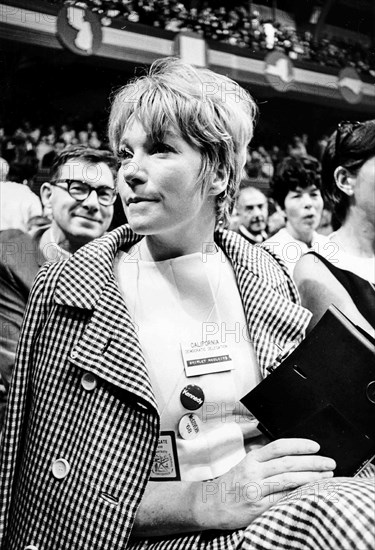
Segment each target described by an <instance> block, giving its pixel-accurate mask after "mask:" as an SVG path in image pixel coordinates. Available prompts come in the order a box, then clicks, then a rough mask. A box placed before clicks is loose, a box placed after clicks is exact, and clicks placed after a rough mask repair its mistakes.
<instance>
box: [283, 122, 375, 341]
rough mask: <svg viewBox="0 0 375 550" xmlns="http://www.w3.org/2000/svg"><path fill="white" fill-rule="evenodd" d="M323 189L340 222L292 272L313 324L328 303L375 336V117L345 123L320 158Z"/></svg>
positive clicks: (329, 141)
mask: <svg viewBox="0 0 375 550" xmlns="http://www.w3.org/2000/svg"><path fill="white" fill-rule="evenodd" d="M322 165H323V193H324V194H325V195H326V197H327V200H328V201H329V202H330V204H331V205H332V206H333V213H334V215H335V216H336V217H337V218H338V219H339V220H340V222H341V227H339V229H337V231H335V232H334V233H333V234H331V235H330V240H329V244H330V246H329V247H326V248H323V249H321V250H318V251H317V252H318V254H317V253H315V252H314V253H309V254H306V255H305V256H303V257H302V258H301V260H300V261H299V262H298V264H297V266H296V269H295V272H294V277H295V280H296V283H297V286H298V288H299V291H300V294H301V299H302V303H303V304H304V305H305V307H307V308H308V309H310V311H312V313H313V318H312V320H311V323H310V328H311V327H313V326H314V325H315V324H316V323H317V322H318V321H319V319H320V318H321V317H322V315H323V314H324V313H325V311H326V310H327V308H328V307H329V305H330V304H334V305H335V306H337V307H338V308H339V309H340V310H341V311H342V312H343V313H344V314H345V315H346V316H347V317H349V318H350V319H351V320H352V321H353V322H354V323H356V324H357V325H359V326H361V327H362V328H364V329H365V330H367V331H368V332H370V334H372V335H374V328H375V287H374V284H375V178H374V175H375V120H369V121H366V122H362V123H359V122H352V123H350V122H344V123H341V124H339V126H338V128H337V130H336V131H335V132H334V133H333V134H332V135H331V137H330V138H329V140H328V144H327V147H326V150H325V152H324V155H323V160H322Z"/></svg>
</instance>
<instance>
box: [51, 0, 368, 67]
mask: <svg viewBox="0 0 375 550" xmlns="http://www.w3.org/2000/svg"><path fill="white" fill-rule="evenodd" d="M59 1H60V2H61V0H57V2H59ZM85 3H86V4H87V5H89V6H90V8H91V9H92V10H93V11H96V12H98V13H99V15H100V16H101V18H102V24H104V25H110V24H111V21H112V19H113V18H116V17H124V18H126V19H127V20H129V21H131V22H133V23H141V24H143V25H150V26H153V27H158V28H161V29H166V30H169V31H173V32H181V31H193V32H196V33H199V34H201V35H202V36H204V38H206V39H208V40H218V41H220V42H225V43H228V44H230V45H233V46H239V47H243V48H247V49H249V50H250V51H251V52H253V53H256V52H267V51H272V50H279V51H281V52H283V53H285V54H286V55H288V56H289V57H290V58H291V59H292V60H299V61H306V62H309V63H314V64H316V65H322V66H325V67H326V66H328V67H332V68H334V69H340V68H343V67H346V66H352V67H354V68H355V69H356V70H357V71H358V72H359V73H361V74H364V75H369V76H375V56H374V54H371V51H370V50H369V48H368V47H366V46H365V45H364V44H363V43H362V42H361V41H360V40H357V41H355V40H353V39H352V40H350V39H347V38H344V37H343V36H342V35H339V34H338V36H327V35H324V34H323V35H322V37H321V38H320V39H319V40H318V41H316V40H315V38H314V35H313V33H312V32H310V31H306V30H303V31H299V30H297V29H296V28H295V25H294V24H288V23H282V22H280V21H277V20H276V21H275V22H273V21H272V20H271V19H267V18H266V19H263V18H262V17H261V14H260V12H259V11H258V10H257V9H256V8H254V9H253V11H252V12H251V13H249V5H248V3H247V2H245V1H243V2H242V3H241V2H236V3H235V4H234V5H233V6H231V7H230V8H229V9H228V6H227V5H225V6H224V5H221V3H220V2H204V1H202V2H200V1H198V2H188V1H185V2H182V1H180V0H133V1H132V0H130V1H127V2H123V1H122V0H117V1H116V0H111V1H110V2H106V1H105V0H103V1H100V0H86V2H85ZM291 17H293V16H291Z"/></svg>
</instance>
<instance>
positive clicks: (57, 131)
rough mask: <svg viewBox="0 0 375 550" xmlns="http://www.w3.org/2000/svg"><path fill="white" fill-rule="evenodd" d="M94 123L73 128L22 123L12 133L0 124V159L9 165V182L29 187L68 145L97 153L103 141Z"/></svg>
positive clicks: (66, 124)
mask: <svg viewBox="0 0 375 550" xmlns="http://www.w3.org/2000/svg"><path fill="white" fill-rule="evenodd" d="M98 136H99V132H98V130H97V128H96V127H95V126H94V124H93V122H90V121H89V122H85V123H83V122H82V123H78V124H77V125H76V124H74V125H73V124H69V123H64V124H62V125H61V126H57V125H55V124H47V125H44V126H43V125H41V124H32V123H31V122H30V121H28V120H24V121H22V122H21V123H20V124H19V125H18V126H16V127H15V128H14V129H13V130H8V129H7V128H5V127H1V124H0V157H1V158H3V159H4V160H6V161H7V163H8V165H9V173H8V179H9V180H10V181H15V182H17V183H28V184H31V183H32V181H33V179H34V178H35V176H36V175H37V174H38V173H39V172H40V171H43V170H47V171H48V170H49V169H50V168H51V167H52V165H53V162H54V160H55V158H56V156H57V155H58V154H59V153H60V152H61V151H62V150H63V149H64V147H66V146H67V145H85V146H87V147H90V148H92V149H100V148H101V147H102V141H101V139H99V137H98Z"/></svg>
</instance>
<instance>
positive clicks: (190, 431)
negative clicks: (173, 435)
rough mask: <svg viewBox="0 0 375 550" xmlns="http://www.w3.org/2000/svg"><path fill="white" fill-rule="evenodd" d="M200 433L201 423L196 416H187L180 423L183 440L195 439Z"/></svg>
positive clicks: (179, 430) (179, 428) (179, 429)
mask: <svg viewBox="0 0 375 550" xmlns="http://www.w3.org/2000/svg"><path fill="white" fill-rule="evenodd" d="M200 431H201V421H200V419H199V416H197V415H196V414H193V413H190V414H185V415H184V416H183V417H182V418H181V420H180V422H179V423H178V432H179V434H180V436H181V437H182V439H194V438H196V437H197V436H198V435H199V432H200Z"/></svg>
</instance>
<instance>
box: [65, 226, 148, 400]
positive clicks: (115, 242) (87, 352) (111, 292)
mask: <svg viewBox="0 0 375 550" xmlns="http://www.w3.org/2000/svg"><path fill="white" fill-rule="evenodd" d="M140 238H141V237H139V236H136V235H135V234H134V233H132V232H131V231H130V229H129V228H128V227H127V226H121V227H119V228H117V229H116V230H114V231H112V232H111V233H109V234H108V235H106V236H105V237H104V238H103V237H102V238H101V239H97V240H96V241H93V242H92V243H90V244H88V245H87V246H85V247H83V248H81V249H80V250H78V252H76V254H74V256H73V257H72V258H71V259H70V260H69V261H68V262H67V263H66V265H65V268H64V270H63V272H62V273H61V276H60V278H59V281H58V284H57V288H56V292H55V301H56V303H57V304H60V305H62V306H69V307H74V308H80V309H85V310H91V311H92V314H91V316H90V320H89V321H88V323H87V325H86V327H85V331H84V333H83V335H82V338H81V339H80V340H79V341H78V343H77V344H76V346H75V347H74V350H73V353H71V356H70V362H71V364H73V365H75V366H76V367H78V368H80V369H83V370H85V371H90V372H92V373H94V374H96V375H97V376H99V377H100V379H102V380H106V381H107V382H109V383H110V384H112V385H113V386H115V387H116V388H117V389H122V390H124V391H126V392H128V397H129V398H134V396H135V397H136V398H138V399H139V400H140V402H138V403H139V404H140V405H141V406H142V405H146V406H147V405H151V406H152V407H154V408H155V409H157V405H156V401H155V397H154V393H153V391H152V388H151V382H150V378H149V374H148V370H147V367H146V364H145V360H144V357H143V353H142V350H141V347H140V344H139V340H138V338H137V328H136V326H135V324H134V322H133V320H132V319H131V317H130V315H129V312H128V310H127V307H126V305H125V303H124V300H123V298H122V296H121V294H120V292H119V289H118V286H117V283H116V280H115V278H114V274H113V267H112V266H113V261H114V258H115V255H116V253H117V251H118V249H119V248H120V247H121V246H122V245H124V244H128V245H131V244H132V243H135V242H137V241H139V240H140Z"/></svg>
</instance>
